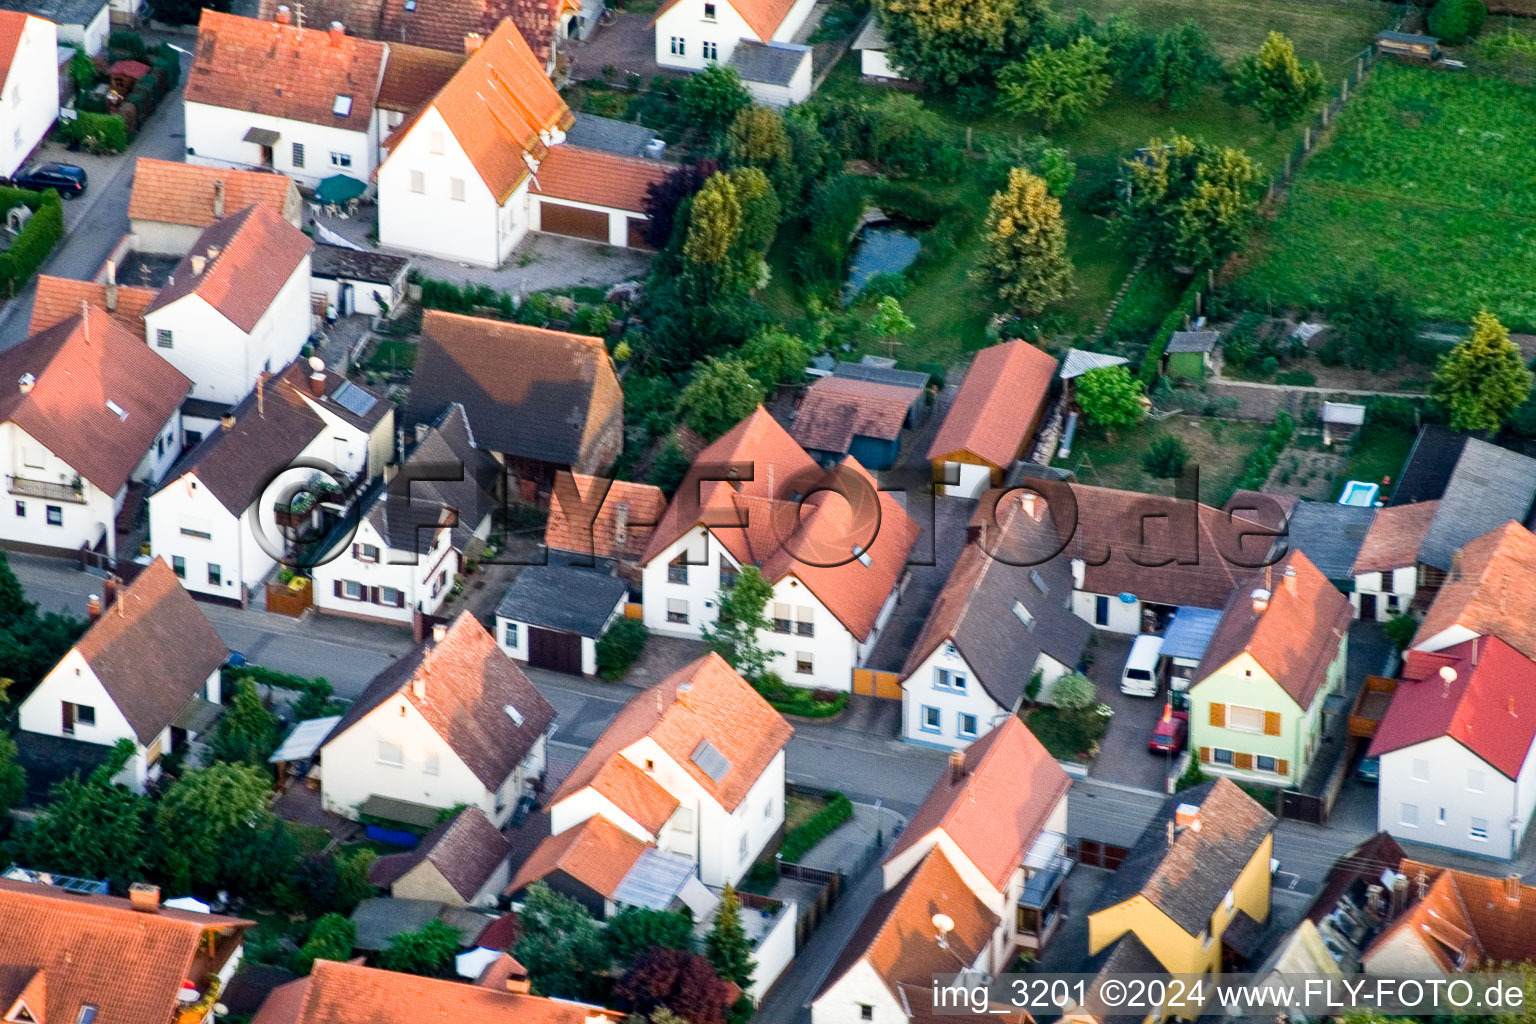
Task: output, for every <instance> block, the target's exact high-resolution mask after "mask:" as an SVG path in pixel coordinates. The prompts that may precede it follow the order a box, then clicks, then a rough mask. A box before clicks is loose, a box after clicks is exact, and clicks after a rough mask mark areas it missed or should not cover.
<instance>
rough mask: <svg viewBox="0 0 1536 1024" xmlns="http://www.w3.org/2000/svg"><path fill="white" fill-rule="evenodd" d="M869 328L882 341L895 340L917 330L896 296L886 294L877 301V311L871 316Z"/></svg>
mask: <svg viewBox="0 0 1536 1024" xmlns="http://www.w3.org/2000/svg"><path fill="white" fill-rule="evenodd" d="M869 330H870V333H872V334H873V335H874V336H875V337H877V338H879V339H880V340H881V341H895V340H896V339H897V338H899V337H901V336H902V335H905V334H911V333H912V332H913V331H915V330H917V325H916V324H914V323H913V322H912V318H911V317H909V316H907V311H906V310H904V309H902V308H901V303H900V302H899V301H897V299H896V296H894V295H886V296H884V297H883V298H881V300H880V301H879V302H877V303H875V311H874V313H873V314H871V315H870V318H869Z"/></svg>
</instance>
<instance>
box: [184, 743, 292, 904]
mask: <svg viewBox="0 0 1536 1024" xmlns="http://www.w3.org/2000/svg"><path fill="white" fill-rule="evenodd" d="M271 791H272V783H271V779H270V778H268V777H267V775H266V773H265V772H263V771H261V770H260V769H258V768H254V767H252V766H250V765H241V764H213V765H209V766H208V767H206V768H194V769H192V770H191V771H189V772H187V773H186V774H184V775H183V776H182V777H181V778H179V779H177V780H176V781H175V782H173V783H172V784H171V786H170V788H168V789H167V790H166V791H165V796H163V797H161V799H160V803H159V804H158V805H157V806H156V807H155V833H156V836H157V838H158V840H159V842H158V846H159V850H160V863H161V868H162V870H163V871H164V873H165V876H166V879H167V880H168V881H169V882H170V883H171V885H172V886H173V887H175V888H177V889H187V888H189V887H192V886H197V887H199V888H202V889H211V888H213V887H215V886H217V885H219V884H220V883H222V882H224V881H226V880H228V879H229V878H230V876H231V873H232V872H233V871H235V870H237V869H238V867H239V865H238V864H237V863H236V862H235V860H234V859H233V858H232V857H231V849H232V847H233V846H234V845H235V844H236V843H249V842H251V841H252V837H253V836H254V835H255V834H256V833H257V832H258V831H259V830H265V829H267V828H269V827H270V826H271V824H272V822H273V820H274V819H273V817H272V813H271V812H270V811H268V810H267V798H268V797H269V796H270V795H271ZM247 833H249V834H247Z"/></svg>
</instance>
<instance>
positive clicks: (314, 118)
mask: <svg viewBox="0 0 1536 1024" xmlns="http://www.w3.org/2000/svg"><path fill="white" fill-rule="evenodd" d="M384 57H385V50H384V46H383V44H381V43H376V42H373V41H372V40H368V39H359V38H357V37H356V36H350V35H344V36H343V37H342V38H341V39H340V40H339V41H337V42H332V40H331V36H330V33H329V32H328V31H324V30H322V29H313V28H299V27H298V26H297V25H279V24H277V23H276V22H275V21H259V20H257V19H255V18H241V17H239V16H237V15H233V14H220V13H219V12H217V11H210V10H204V11H203V14H202V18H201V19H200V20H199V21H198V23H197V57H196V58H195V59H194V60H193V62H192V70H191V72H190V73H189V74H188V75H187V86H186V101H187V102H188V103H206V104H208V105H210V106H215V107H225V108H228V109H230V110H236V111H242V112H248V113H256V114H267V115H270V116H272V117H281V118H286V119H288V120H291V121H306V122H308V123H310V124H318V125H324V126H326V127H329V128H340V129H342V130H344V131H354V132H366V131H367V130H368V122H369V120H370V119H371V118H372V117H373V97H374V94H375V93H376V92H377V91H378V85H379V77H380V74H381V72H382V71H383V69H384ZM337 96H350V97H352V107H351V110H350V112H349V113H348V114H347V115H346V116H344V117H343V116H341V115H339V114H336V113H333V109H334V107H335V105H336V97H337Z"/></svg>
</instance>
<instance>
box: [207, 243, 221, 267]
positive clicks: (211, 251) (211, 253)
mask: <svg viewBox="0 0 1536 1024" xmlns="http://www.w3.org/2000/svg"><path fill="white" fill-rule="evenodd" d="M223 251H224V250H223V249H222V248H220V247H219V246H217V245H210V246H209V247H208V249H207V252H208V261H209V262H210V263H211V262H212V261H214V260H216V259H218V258H219V253H221V252H223Z"/></svg>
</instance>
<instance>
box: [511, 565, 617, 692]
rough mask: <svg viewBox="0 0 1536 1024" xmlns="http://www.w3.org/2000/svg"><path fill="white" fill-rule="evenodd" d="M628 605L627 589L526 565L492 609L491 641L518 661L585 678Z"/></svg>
mask: <svg viewBox="0 0 1536 1024" xmlns="http://www.w3.org/2000/svg"><path fill="white" fill-rule="evenodd" d="M628 599H629V584H627V583H625V582H624V581H623V580H621V579H619V578H618V577H615V576H609V575H607V574H605V573H601V572H598V571H597V570H595V569H574V568H570V567H560V566H549V565H530V566H528V567H527V568H525V569H523V571H522V572H520V573H518V575H517V579H515V580H513V581H512V585H511V586H510V587H508V588H507V592H506V593H505V594H503V595H502V598H501V601H500V603H498V604H497V605H496V639H497V641H498V642H499V643H500V644H501V649H502V650H504V651H506V652H507V655H508V656H509V657H512V658H516V659H517V660H518V661H526V662H528V663H529V664H530V665H536V666H538V667H539V668H548V669H553V670H555V671H556V672H569V673H571V674H573V675H577V674H579V675H584V676H590V675H593V674H595V673H596V672H597V641H598V639H599V638H600V637H601V636H602V635H603V633H604V632H606V631H607V629H608V627H609V626H610V625H612V624H613V623H614V622H615V621H617V620H618V619H621V618H623V617H624V605H625V604H626V603H627V601H628Z"/></svg>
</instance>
